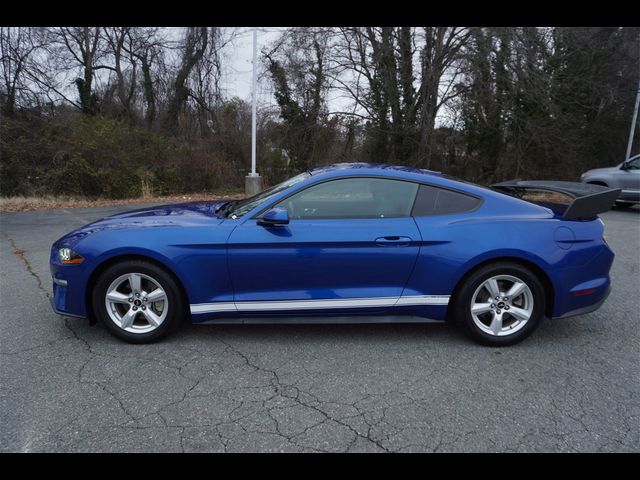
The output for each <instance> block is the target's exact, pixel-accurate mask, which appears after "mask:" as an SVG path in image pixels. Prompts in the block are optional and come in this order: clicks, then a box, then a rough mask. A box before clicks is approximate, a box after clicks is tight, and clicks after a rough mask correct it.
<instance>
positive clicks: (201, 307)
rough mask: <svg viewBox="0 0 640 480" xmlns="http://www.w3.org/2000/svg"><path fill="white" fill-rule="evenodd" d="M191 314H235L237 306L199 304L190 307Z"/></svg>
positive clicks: (221, 303)
mask: <svg viewBox="0 0 640 480" xmlns="http://www.w3.org/2000/svg"><path fill="white" fill-rule="evenodd" d="M189 306H190V307H191V313H211V312H235V311H236V304H235V303H233V302H215V303H198V304H196V305H189Z"/></svg>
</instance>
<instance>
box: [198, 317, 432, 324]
mask: <svg viewBox="0 0 640 480" xmlns="http://www.w3.org/2000/svg"><path fill="white" fill-rule="evenodd" d="M368 323H378V324H385V323H444V320H434V319H430V318H424V317H417V316H415V315H366V316H365V315H362V316H355V315H354V316H333V317H332V316H317V317H315V316H309V317H306V316H305V317H275V316H274V317H220V318H215V319H211V320H206V321H204V322H198V323H195V324H194V325H230V324H236V325H239V324H243V325H245V324H247V325H255V324H264V325H280V324H283V325H305V324H325V325H354V324H368Z"/></svg>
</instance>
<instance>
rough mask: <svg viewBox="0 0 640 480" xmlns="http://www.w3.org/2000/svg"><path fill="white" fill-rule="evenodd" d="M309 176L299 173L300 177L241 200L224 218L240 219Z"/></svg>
mask: <svg viewBox="0 0 640 480" xmlns="http://www.w3.org/2000/svg"><path fill="white" fill-rule="evenodd" d="M310 176H311V174H310V173H308V172H304V173H301V174H300V175H296V176H295V177H292V178H290V179H289V180H285V181H284V182H282V183H279V184H278V185H275V186H273V187H271V188H268V189H266V190H265V191H263V192H260V193H259V194H257V195H254V196H253V197H251V198H247V199H246V200H242V201H241V202H238V203H236V204H235V205H234V206H233V209H232V210H231V211H230V212H229V213H228V214H227V215H226V216H229V217H231V218H240V217H242V216H243V215H245V214H246V213H247V212H250V211H251V210H253V209H254V208H256V207H257V206H258V205H260V204H261V203H262V202H266V201H268V200H269V199H271V198H272V197H274V196H276V195H277V194H279V193H280V192H282V191H283V190H286V189H287V188H289V187H292V186H293V185H295V184H296V183H300V182H302V181H303V180H306V179H307V178H309V177H310Z"/></svg>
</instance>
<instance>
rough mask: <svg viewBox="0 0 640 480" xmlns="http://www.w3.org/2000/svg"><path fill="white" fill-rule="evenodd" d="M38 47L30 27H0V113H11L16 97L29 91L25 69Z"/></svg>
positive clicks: (13, 110) (14, 106) (13, 109)
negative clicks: (0, 96)
mask: <svg viewBox="0 0 640 480" xmlns="http://www.w3.org/2000/svg"><path fill="white" fill-rule="evenodd" d="M39 47H40V44H39V42H38V40H37V39H36V38H35V35H34V34H33V29H32V28H31V27H1V28H0V66H1V67H2V81H3V87H4V92H2V93H3V101H2V113H3V114H4V115H13V114H14V112H15V108H16V102H17V97H18V96H19V94H20V93H23V94H27V93H29V89H28V86H27V85H26V83H25V77H26V70H27V69H28V67H29V61H30V59H31V56H32V54H33V52H34V51H35V50H37V49H38V48H39Z"/></svg>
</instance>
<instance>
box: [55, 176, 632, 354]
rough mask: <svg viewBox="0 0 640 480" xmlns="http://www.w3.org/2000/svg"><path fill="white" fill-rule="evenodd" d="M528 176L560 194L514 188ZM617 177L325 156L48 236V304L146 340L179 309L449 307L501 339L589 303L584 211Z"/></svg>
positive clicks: (355, 318) (413, 313)
mask: <svg viewBox="0 0 640 480" xmlns="http://www.w3.org/2000/svg"><path fill="white" fill-rule="evenodd" d="M531 190H534V191H551V192H559V193H562V194H565V195H568V196H570V197H572V198H573V200H571V201H570V203H569V204H568V205H567V204H566V203H554V202H551V201H536V202H535V203H534V201H532V200H525V199H524V198H523V197H524V195H525V194H528V193H529V192H530V191H531ZM619 193H620V192H619V190H612V189H608V188H606V187H600V186H595V185H584V184H580V183H574V182H543V181H538V182H536V181H530V182H527V181H510V182H503V183H500V184H495V185H492V186H491V188H487V187H481V186H478V185H473V184H470V183H466V182H462V181H459V180H455V179H452V178H449V177H447V176H445V175H442V174H440V173H438V172H432V171H428V170H420V169H413V168H407V167H397V166H390V165H380V164H336V165H328V166H322V167H319V168H316V169H314V170H311V171H308V172H305V173H302V174H300V175H297V176H295V177H293V178H291V179H289V180H287V181H285V182H283V183H281V184H279V185H276V186H274V187H271V188H269V189H268V190H265V191H263V192H261V193H259V194H258V195H256V196H254V197H252V198H249V199H246V200H242V201H230V202H226V203H221V202H217V203H216V202H196V203H185V204H177V205H165V206H159V207H153V208H145V209H140V210H136V211H130V212H126V213H122V214H119V215H114V216H112V217H109V218H104V219H101V220H99V221H97V222H94V223H91V224H89V225H86V226H84V227H81V228H79V229H77V230H75V231H73V232H71V233H69V234H67V235H65V236H64V237H62V238H61V239H59V240H58V241H56V242H55V243H54V244H53V247H52V249H51V273H52V276H53V298H52V304H53V308H54V310H55V311H56V312H57V313H59V314H62V315H68V316H78V317H88V318H89V320H90V321H91V322H95V321H96V320H99V321H101V322H102V323H103V324H104V326H105V327H106V328H107V329H108V330H109V331H110V332H111V333H112V334H114V335H115V336H117V337H119V338H121V339H123V340H125V341H128V342H134V343H144V342H151V341H155V340H158V339H160V338H161V337H163V336H165V335H166V334H168V333H169V332H171V331H172V330H174V329H175V328H176V327H177V326H178V325H179V324H180V323H181V321H182V320H183V319H190V320H191V321H192V322H194V323H267V322H271V323H285V322H289V323H307V322H322V321H324V322H332V323H339V322H351V323H354V322H416V321H419V322H428V321H444V320H452V321H455V322H456V323H458V324H460V325H461V326H462V327H463V329H464V330H465V331H466V332H467V333H469V334H470V335H471V336H472V337H473V338H474V339H475V340H477V341H479V342H480V343H483V344H488V345H496V346H498V345H509V344H513V343H515V342H518V341H520V340H522V339H524V338H525V337H527V336H528V335H529V334H530V333H531V332H532V331H533V330H534V329H535V328H536V326H537V325H538V324H539V323H540V321H541V320H542V318H543V317H545V316H546V317H550V318H561V317H568V316H572V315H579V314H583V313H586V312H590V311H593V310H595V309H597V308H598V307H599V306H600V305H601V304H602V303H603V302H604V300H605V298H606V297H607V295H608V293H609V289H610V279H609V270H610V268H611V264H612V261H613V257H614V255H613V252H612V251H611V250H610V248H609V247H608V245H607V243H606V241H605V239H604V236H603V231H604V224H603V222H602V221H601V220H600V219H599V218H598V217H597V214H598V213H601V212H603V211H606V210H608V209H609V208H610V207H611V206H612V205H613V203H614V201H615V199H616V198H617V195H618V194H619Z"/></svg>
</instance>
